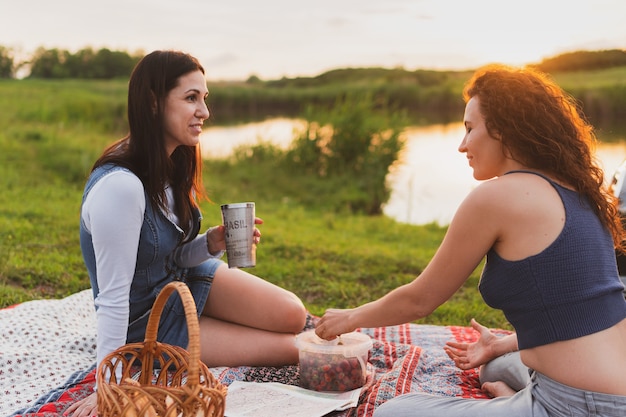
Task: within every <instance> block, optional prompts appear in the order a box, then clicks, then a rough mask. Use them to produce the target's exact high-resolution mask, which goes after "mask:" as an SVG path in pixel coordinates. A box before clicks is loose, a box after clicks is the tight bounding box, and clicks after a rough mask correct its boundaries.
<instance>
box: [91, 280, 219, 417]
mask: <svg viewBox="0 0 626 417" xmlns="http://www.w3.org/2000/svg"><path fill="white" fill-rule="evenodd" d="M174 291H177V292H178V294H179V295H180V297H181V299H182V302H183V306H184V308H185V317H186V319H187V328H188V331H189V350H185V349H182V348H180V347H178V346H172V345H168V344H164V343H160V342H157V341H156V338H157V330H158V326H159V319H160V317H161V313H162V311H163V307H164V305H165V302H166V301H167V299H168V297H169V296H170V294H171V293H172V292H174ZM196 314H197V313H196V305H195V302H194V300H193V297H192V296H191V293H190V291H189V288H188V287H187V285H185V284H183V283H182V282H171V283H169V284H167V285H166V286H165V287H164V288H163V290H162V291H161V292H160V293H159V295H158V296H157V299H156V300H155V302H154V306H153V308H152V311H151V312H150V317H149V319H148V325H147V328H146V337H145V340H144V342H139V343H128V344H126V345H124V346H122V347H120V348H119V349H117V350H115V351H113V352H111V353H110V354H108V355H107V356H106V357H105V358H104V359H103V361H102V362H101V364H100V365H99V366H98V372H97V375H96V381H97V384H98V391H97V392H98V393H97V397H98V411H99V415H100V416H104V417H122V416H124V417H135V416H145V417H155V416H163V417H179V416H182V417H196V416H197V417H223V416H224V408H225V401H226V387H225V386H223V385H222V384H220V383H219V382H218V381H217V379H216V378H215V377H214V376H213V374H211V372H210V371H209V369H208V368H207V366H206V365H205V364H204V363H202V362H201V361H200V329H199V325H198V317H197V315H196ZM120 370H121V376H120ZM116 371H117V374H116ZM109 375H110V378H109ZM133 377H134V378H133ZM118 378H119V380H118Z"/></svg>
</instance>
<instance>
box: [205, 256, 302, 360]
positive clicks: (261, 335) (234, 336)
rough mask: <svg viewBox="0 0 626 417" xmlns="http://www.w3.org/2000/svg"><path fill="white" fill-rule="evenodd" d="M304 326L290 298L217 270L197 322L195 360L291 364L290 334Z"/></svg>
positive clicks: (234, 272) (242, 275)
mask: <svg viewBox="0 0 626 417" xmlns="http://www.w3.org/2000/svg"><path fill="white" fill-rule="evenodd" d="M305 321H306V309H305V308H304V305H303V304H302V301H300V299H299V298H298V297H296V296H295V295H294V294H293V293H291V292H289V291H286V290H285V289H283V288H280V287H278V286H276V285H274V284H271V283H269V282H267V281H265V280H263V279H261V278H259V277H256V276H254V275H252V274H249V273H247V272H245V271H242V270H239V269H229V268H228V266H226V265H222V266H220V267H219V269H218V270H217V272H216V274H215V278H214V280H213V285H212V287H211V291H210V293H209V299H208V300H207V304H206V306H205V308H204V311H203V313H202V316H201V317H200V345H201V359H202V361H203V362H205V363H206V364H207V366H241V365H250V366H282V365H288V364H296V363H298V350H297V349H296V347H295V334H296V333H298V332H300V331H301V330H302V329H303V328H304V325H305Z"/></svg>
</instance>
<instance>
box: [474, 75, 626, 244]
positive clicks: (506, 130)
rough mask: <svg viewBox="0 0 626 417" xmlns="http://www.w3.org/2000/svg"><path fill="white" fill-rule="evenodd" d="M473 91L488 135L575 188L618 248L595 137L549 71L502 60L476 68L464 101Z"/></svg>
mask: <svg viewBox="0 0 626 417" xmlns="http://www.w3.org/2000/svg"><path fill="white" fill-rule="evenodd" d="M474 96H476V97H478V98H479V103H480V111H481V114H482V116H483V117H484V118H485V124H486V127H487V130H488V132H489V134H490V135H491V136H493V137H495V138H498V139H499V140H501V141H502V146H503V147H504V149H506V150H507V151H508V152H509V153H510V156H511V157H512V158H513V159H515V160H516V161H518V162H520V163H522V164H523V165H525V166H527V167H528V168H530V169H536V170H541V171H543V172H546V173H547V174H548V175H551V176H553V177H554V178H555V179H557V180H559V181H561V182H563V183H565V184H569V185H571V186H572V187H574V188H575V189H576V191H578V192H579V193H580V194H581V195H583V196H584V197H586V198H587V199H588V200H589V202H590V203H591V206H592V208H593V209H594V211H595V212H596V213H597V215H598V217H599V218H600V221H601V222H602V224H603V225H604V226H605V227H607V228H608V229H609V230H610V232H611V234H612V235H613V241H614V243H615V246H616V247H620V248H621V247H622V241H623V239H624V229H623V227H622V224H621V221H620V218H619V213H618V209H617V199H616V198H615V196H614V195H613V194H612V193H610V191H609V189H608V187H607V186H606V184H605V183H604V172H603V171H602V169H601V168H600V167H599V166H598V165H597V163H596V160H595V157H594V155H593V153H594V152H595V148H596V144H597V138H596V136H595V133H594V130H593V127H592V126H591V125H590V124H589V123H588V122H587V121H586V119H585V117H584V115H583V112H582V110H581V108H580V106H579V104H578V102H577V101H576V100H575V99H574V98H573V97H572V96H570V95H568V94H567V93H566V92H565V91H563V90H562V89H561V88H560V87H559V86H558V85H557V84H556V83H555V82H554V81H553V80H552V79H551V78H550V77H549V76H548V75H546V74H544V73H541V72H539V71H537V70H535V69H533V68H530V67H529V68H512V67H508V66H504V65H488V66H485V67H483V68H480V69H479V70H477V71H476V72H475V74H474V76H473V77H472V78H471V79H470V80H469V81H468V83H467V84H466V86H465V89H464V91H463V98H464V100H465V102H467V101H469V99H470V98H472V97H474Z"/></svg>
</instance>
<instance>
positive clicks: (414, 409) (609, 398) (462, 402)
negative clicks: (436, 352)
mask: <svg viewBox="0 0 626 417" xmlns="http://www.w3.org/2000/svg"><path fill="white" fill-rule="evenodd" d="M625 415H626V396H621V395H609V394H600V393H595V392H589V391H583V390H579V389H576V388H572V387H569V386H567V385H563V384H560V383H558V382H556V381H554V380H552V379H550V378H548V377H546V376H545V375H542V374H540V373H538V372H532V375H531V382H530V384H529V385H528V386H527V387H526V388H524V389H523V390H521V391H519V392H518V393H517V394H515V395H514V396H512V397H498V398H494V399H491V400H480V399H467V398H461V397H442V396H436V395H431V394H425V393H410V394H405V395H401V396H399V397H396V398H393V399H391V400H389V401H387V402H386V403H384V404H383V405H381V406H380V407H379V408H378V409H376V411H375V412H374V417H409V416H419V417H499V416H506V417H583V416H594V417H623V416H625Z"/></svg>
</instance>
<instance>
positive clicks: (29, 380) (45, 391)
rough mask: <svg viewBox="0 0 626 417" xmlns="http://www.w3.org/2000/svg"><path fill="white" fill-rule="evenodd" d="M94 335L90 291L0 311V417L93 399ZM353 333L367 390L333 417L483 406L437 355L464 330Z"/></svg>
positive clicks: (272, 377) (273, 375)
mask: <svg viewBox="0 0 626 417" xmlns="http://www.w3.org/2000/svg"><path fill="white" fill-rule="evenodd" d="M316 320H317V317H314V316H312V315H309V317H308V320H307V326H306V327H307V328H313V327H314V326H315V322H316ZM95 329H96V323H95V312H94V308H93V298H92V295H91V290H84V291H81V292H79V293H76V294H73V295H70V296H68V297H66V298H63V299H57V300H34V301H29V302H25V303H22V304H19V305H17V306H14V307H10V308H6V309H2V310H0V416H11V417H17V416H38V417H39V416H40V417H43V416H60V415H62V414H63V411H64V410H65V409H67V407H69V406H70V404H72V403H73V402H75V401H77V400H80V399H82V398H84V397H86V396H87V395H89V394H90V393H91V392H93V387H94V384H95V358H96V335H95ZM359 331H361V332H363V333H365V334H367V335H369V336H370V337H371V338H372V341H373V347H372V349H371V351H370V358H369V361H368V371H369V375H370V376H369V377H368V384H367V385H366V388H364V389H363V392H362V394H361V397H360V399H359V405H358V407H356V408H352V409H349V410H345V411H342V412H336V413H335V414H334V416H337V417H339V416H341V417H364V416H371V415H372V413H373V411H374V409H375V408H376V407H377V406H379V405H380V404H382V403H383V402H385V401H387V400H388V399H390V398H392V397H394V396H397V395H400V394H403V393H408V392H414V391H422V392H428V393H434V394H438V395H445V396H461V397H466V398H487V396H486V395H485V394H484V393H483V392H482V391H481V390H480V384H479V382H478V373H477V370H475V369H474V370H470V371H461V370H459V369H458V368H456V367H455V366H454V363H453V362H452V361H451V360H450V359H449V358H448V356H447V355H446V354H445V352H444V351H443V345H444V344H445V342H446V341H448V340H456V341H459V342H471V341H474V340H476V338H477V337H478V334H477V333H476V332H475V331H474V330H473V329H471V328H470V327H465V326H434V325H423V324H405V325H401V326H390V327H381V328H367V329H365V328H364V329H359ZM502 332H503V333H506V332H505V331H502ZM211 372H212V373H213V374H214V375H215V376H216V377H217V378H218V379H219V380H220V381H221V383H222V384H224V385H226V386H228V385H229V384H231V383H232V382H233V381H253V382H281V383H285V384H290V385H298V383H299V368H298V366H285V367H281V368H273V367H249V366H242V367H234V368H227V367H222V368H211ZM226 401H228V396H227V397H226Z"/></svg>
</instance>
